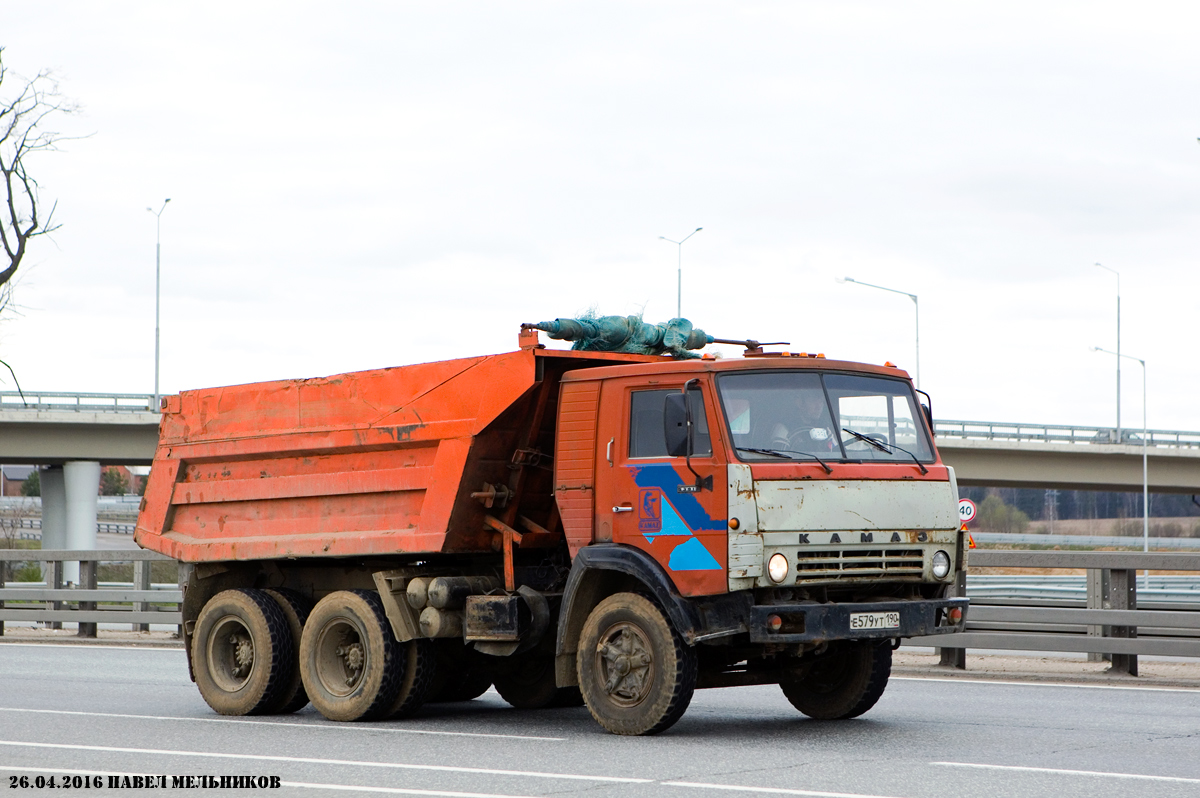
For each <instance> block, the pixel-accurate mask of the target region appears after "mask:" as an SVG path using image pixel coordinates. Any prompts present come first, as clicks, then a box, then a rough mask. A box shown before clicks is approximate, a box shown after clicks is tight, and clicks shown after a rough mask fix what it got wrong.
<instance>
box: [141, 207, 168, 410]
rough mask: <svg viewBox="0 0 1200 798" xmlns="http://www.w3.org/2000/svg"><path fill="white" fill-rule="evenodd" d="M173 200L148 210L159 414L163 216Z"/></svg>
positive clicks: (155, 377)
mask: <svg viewBox="0 0 1200 798" xmlns="http://www.w3.org/2000/svg"><path fill="white" fill-rule="evenodd" d="M170 201H171V198H170V197H168V198H167V199H165V200H163V204H162V207H161V208H159V209H158V212H155V210H154V209H153V208H147V209H146V210H148V211H150V213H153V214H154V411H155V412H157V411H158V409H159V407H160V405H161V403H162V396H161V395H160V394H159V392H158V363H159V359H158V356H159V305H160V302H159V297H160V296H161V294H162V290H161V288H162V214H163V211H165V210H166V209H167V203H168V202H170Z"/></svg>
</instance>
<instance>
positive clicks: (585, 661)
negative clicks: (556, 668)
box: [576, 593, 697, 734]
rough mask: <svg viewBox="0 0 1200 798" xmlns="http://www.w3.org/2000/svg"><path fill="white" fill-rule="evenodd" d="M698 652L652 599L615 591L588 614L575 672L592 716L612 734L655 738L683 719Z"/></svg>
mask: <svg viewBox="0 0 1200 798" xmlns="http://www.w3.org/2000/svg"><path fill="white" fill-rule="evenodd" d="M696 670H697V667H696V652H695V649H693V648H691V647H690V646H688V645H686V644H685V643H684V642H683V639H682V638H681V637H680V636H679V634H678V633H677V632H676V631H675V629H674V628H673V627H672V626H671V623H670V621H668V620H667V618H666V617H665V616H664V615H663V613H662V610H660V609H659V608H658V606H657V605H655V604H654V602H652V601H651V600H650V599H648V598H646V597H645V596H641V595H638V594H636V593H617V594H616V595H613V596H609V597H608V598H606V599H605V600H604V601H601V602H600V603H599V604H598V605H596V608H595V609H594V610H592V612H591V614H590V615H589V616H588V619H587V622H586V623H585V624H584V625H583V631H582V633H581V634H580V638H579V649H578V653H577V656H576V672H577V675H578V677H579V689H580V692H581V693H582V694H583V700H584V702H585V703H586V704H587V707H588V710H589V711H590V712H591V713H592V717H594V718H595V719H596V721H597V722H598V723H599V724H600V725H601V726H603V727H604V728H605V729H607V730H608V731H610V732H612V733H613V734H657V733H658V732H661V731H663V730H664V729H667V728H670V727H671V726H672V725H673V724H674V723H675V722H676V721H677V720H679V719H680V718H681V717H683V713H684V711H686V710H687V707H688V704H689V703H691V700H692V693H693V692H694V691H695V689H696Z"/></svg>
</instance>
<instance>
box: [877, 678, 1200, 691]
mask: <svg viewBox="0 0 1200 798" xmlns="http://www.w3.org/2000/svg"><path fill="white" fill-rule="evenodd" d="M891 681H893V682H954V683H960V684H1005V685H1008V686H1010V687H1076V688H1079V689H1080V690H1140V691H1143V692H1148V693H1196V692H1200V688H1196V687H1140V686H1138V685H1132V684H1131V685H1123V684H1079V683H1073V682H1017V681H1003V680H1000V679H965V678H964V679H954V678H945V677H939V676H928V677H926V676H893V677H892V678H891Z"/></svg>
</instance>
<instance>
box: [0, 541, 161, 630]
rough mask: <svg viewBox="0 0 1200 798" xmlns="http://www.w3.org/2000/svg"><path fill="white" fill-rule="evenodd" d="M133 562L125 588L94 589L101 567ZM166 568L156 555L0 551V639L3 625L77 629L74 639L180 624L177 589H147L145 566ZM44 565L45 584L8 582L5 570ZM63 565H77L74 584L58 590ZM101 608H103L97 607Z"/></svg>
mask: <svg viewBox="0 0 1200 798" xmlns="http://www.w3.org/2000/svg"><path fill="white" fill-rule="evenodd" d="M131 561H132V562H133V583H132V587H131V588H126V587H124V586H122V587H100V586H99V584H98V583H97V580H96V577H97V566H98V565H99V564H100V563H102V562H108V563H112V562H131ZM162 561H165V562H171V563H174V562H175V560H172V559H171V558H170V557H166V556H164V555H162V554H159V553H158V552H154V551H144V550H141V549H132V550H128V549H120V550H105V551H96V550H93V551H68V550H62V549H59V550H35V549H0V636H2V635H3V634H4V623H5V621H10V622H11V621H26V622H29V621H32V622H41V623H49V624H52V625H53V626H54V628H62V624H63V622H67V623H78V624H79V636H80V637H95V636H96V625H97V624H100V623H130V624H133V628H134V630H140V631H149V629H150V624H152V623H155V624H169V625H174V626H178V625H179V624H182V623H183V613H182V612H181V611H180V609H179V604H180V602H182V601H183V590H182V588H180V589H177V590H155V589H151V585H150V564H151V563H153V562H162ZM14 562H16V563H20V562H42V563H46V564H47V565H46V579H45V581H44V582H43V583H41V584H30V583H28V582H9V581H7V580H8V578H9V576H10V574H9V570H10V568H9V564H10V563H14ZM64 562H78V563H79V584H78V585H76V586H74V587H64V586H63V579H62V574H63V568H62V564H63V563H64ZM101 605H103V606H101Z"/></svg>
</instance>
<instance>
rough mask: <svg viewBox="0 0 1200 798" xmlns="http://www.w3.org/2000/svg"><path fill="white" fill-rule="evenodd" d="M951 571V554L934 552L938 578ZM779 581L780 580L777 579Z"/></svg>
mask: <svg viewBox="0 0 1200 798" xmlns="http://www.w3.org/2000/svg"><path fill="white" fill-rule="evenodd" d="M949 573H950V555H949V554H947V553H946V552H944V551H939V552H934V555H933V575H934V576H936V577H937V578H938V579H945V578H946V575H947V574H949ZM776 581H778V580H776Z"/></svg>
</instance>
